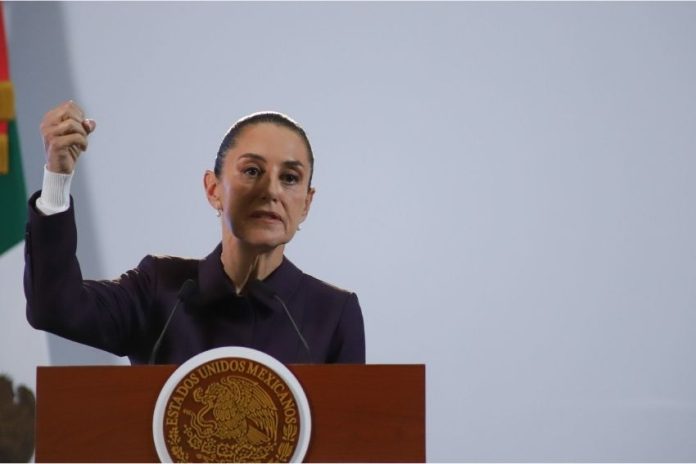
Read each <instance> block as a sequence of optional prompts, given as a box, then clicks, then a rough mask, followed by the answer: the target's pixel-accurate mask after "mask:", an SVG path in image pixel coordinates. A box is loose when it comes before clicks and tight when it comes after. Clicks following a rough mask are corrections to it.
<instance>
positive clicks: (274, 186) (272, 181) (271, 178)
mask: <svg viewBox="0 0 696 464" xmlns="http://www.w3.org/2000/svg"><path fill="white" fill-rule="evenodd" d="M264 177H265V178H264V179H263V182H262V185H261V188H262V189H263V191H262V194H263V198H264V199H269V200H276V199H277V198H278V195H280V192H281V187H282V186H281V185H280V179H278V176H276V175H271V173H269V174H268V175H266V176H264Z"/></svg>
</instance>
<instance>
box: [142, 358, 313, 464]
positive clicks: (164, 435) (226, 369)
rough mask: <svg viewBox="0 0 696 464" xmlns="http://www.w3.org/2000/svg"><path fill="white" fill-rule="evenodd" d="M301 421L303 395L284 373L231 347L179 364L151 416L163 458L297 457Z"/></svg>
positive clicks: (304, 421)
mask: <svg viewBox="0 0 696 464" xmlns="http://www.w3.org/2000/svg"><path fill="white" fill-rule="evenodd" d="M298 393H299V394H298ZM309 426H310V419H309V407H308V405H307V398H306V397H305V395H304V393H303V392H302V389H301V387H300V385H299V382H298V381H297V379H296V378H295V377H294V376H293V375H292V373H291V372H290V371H289V370H288V369H287V368H286V367H285V366H283V365H282V364H281V363H280V362H279V361H277V360H276V359H274V358H272V357H270V356H268V355H266V354H264V353H261V352H259V351H256V350H251V349H248V348H231V347H230V348H217V349H214V350H210V351H207V352H205V353H201V354H200V355H198V356H196V357H194V358H192V359H190V360H189V361H187V362H186V363H184V364H183V365H182V366H180V367H179V368H178V369H177V370H176V371H175V372H174V373H173V374H172V376H171V377H170V378H169V380H168V381H167V383H166V384H165V386H164V387H163V388H162V391H161V392H160V397H159V398H158V401H157V405H156V407H155V414H154V419H153V431H154V434H155V445H156V446H155V447H156V448H157V452H158V455H159V457H160V459H162V461H171V462H289V461H300V460H301V459H302V458H303V457H304V453H305V452H306V450H307V445H308V438H309Z"/></svg>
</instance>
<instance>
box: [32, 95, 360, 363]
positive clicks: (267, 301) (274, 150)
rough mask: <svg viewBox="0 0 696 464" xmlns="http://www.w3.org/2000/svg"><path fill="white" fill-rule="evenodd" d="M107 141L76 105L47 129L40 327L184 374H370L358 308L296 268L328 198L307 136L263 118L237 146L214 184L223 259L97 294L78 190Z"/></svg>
mask: <svg viewBox="0 0 696 464" xmlns="http://www.w3.org/2000/svg"><path fill="white" fill-rule="evenodd" d="M95 128H96V124H95V122H94V121H93V120H90V119H85V117H84V113H83V111H82V110H81V109H80V107H79V106H78V105H76V104H75V103H74V102H72V101H70V102H67V103H64V104H62V105H61V106H59V107H57V108H55V109H53V110H51V111H49V112H48V113H47V114H46V115H45V116H44V119H43V121H42V124H41V132H42V136H43V139H44V145H45V148H46V167H45V169H44V186H43V189H42V191H40V192H37V193H35V194H34V195H33V196H32V197H31V198H30V200H29V224H28V227H27V240H26V265H25V276H24V286H25V294H26V297H27V318H28V320H29V322H30V323H31V325H32V326H33V327H35V328H37V329H42V330H47V331H50V332H53V333H55V334H57V335H61V336H63V337H66V338H69V339H71V340H74V341H77V342H80V343H85V344H88V345H91V346H94V347H97V348H100V349H104V350H106V351H110V352H112V353H114V354H117V355H120V356H128V357H129V358H130V360H131V362H132V363H143V362H147V361H148V359H149V358H151V357H156V362H160V363H177V364H179V363H182V362H184V361H186V360H187V359H189V358H190V357H192V356H194V355H196V354H198V353H200V352H202V351H205V350H208V349H211V348H216V347H219V346H230V345H235V346H247V347H251V348H255V349H258V350H261V351H264V352H266V353H268V354H270V355H271V356H274V357H276V358H277V359H279V360H280V361H282V362H285V363H293V362H343V363H364V362H365V340H364V328H363V319H362V314H361V310H360V306H359V304H358V300H357V297H356V295H355V294H354V293H350V292H346V291H344V290H340V289H337V288H335V287H333V286H331V285H328V284H326V283H324V282H322V281H320V280H317V279H315V278H313V277H311V276H309V275H307V274H304V273H302V272H301V271H300V270H299V269H298V268H297V267H295V266H294V265H293V264H292V263H291V262H290V261H289V260H288V259H286V258H285V257H284V255H283V251H284V248H285V244H286V243H288V242H289V241H290V240H291V239H292V237H293V236H294V235H295V232H296V231H297V229H298V228H299V225H300V224H301V223H302V222H303V221H304V220H305V218H306V217H307V214H308V212H309V209H310V206H311V204H312V198H313V196H314V189H313V188H312V187H311V180H312V172H313V164H314V157H313V154H312V149H311V146H310V143H309V140H308V139H307V136H306V134H305V132H304V131H303V130H302V128H301V127H300V126H299V125H297V124H296V123H295V122H294V121H292V120H291V119H289V118H288V117H286V116H284V115H281V114H279V113H257V114H254V115H251V116H248V117H246V118H243V119H241V120H240V121H238V122H237V123H236V124H235V125H234V126H232V128H230V130H229V131H228V133H227V134H226V135H225V138H224V139H223V141H222V144H221V146H220V149H219V151H218V154H217V157H216V160H215V169H214V171H207V172H206V173H205V175H204V186H205V192H206V195H207V197H208V201H209V203H210V205H211V206H212V207H213V208H214V209H215V210H216V211H217V214H218V216H219V217H220V220H221V227H222V241H221V243H220V244H219V245H218V246H217V247H216V249H215V250H214V251H213V252H212V253H211V254H210V255H208V256H207V257H206V258H204V259H202V260H193V259H183V258H175V257H168V256H164V257H163V256H159V257H156V256H147V257H145V258H144V259H143V260H142V261H141V262H140V264H139V265H138V267H137V268H135V269H133V270H131V271H128V272H126V273H125V274H123V275H122V276H121V277H120V278H119V279H116V280H113V281H91V280H83V279H82V275H81V272H80V267H79V263H78V261H77V258H76V255H75V252H76V246H77V232H76V227H75V221H74V215H73V207H72V204H71V200H70V195H69V191H70V181H71V178H72V174H73V171H74V168H75V164H76V163H77V161H78V158H79V156H80V154H81V153H82V152H83V151H85V150H86V149H87V140H88V137H89V135H90V134H91V133H92V132H93V131H94V129H95ZM189 280H190V281H192V282H193V283H191V284H186V285H185V282H187V281H189ZM259 282H262V283H261V284H259ZM182 289H185V290H182ZM181 293H185V295H181ZM179 300H182V301H179ZM178 303H179V306H180V307H178V308H177V311H176V312H173V308H174V307H175V306H177V304H178ZM170 316H171V320H170V321H169V322H168V319H170ZM165 326H166V330H165ZM160 338H161V340H159V341H158V339H160ZM303 339H306V345H305V343H304V340H303ZM155 345H157V346H158V347H157V348H156V349H155Z"/></svg>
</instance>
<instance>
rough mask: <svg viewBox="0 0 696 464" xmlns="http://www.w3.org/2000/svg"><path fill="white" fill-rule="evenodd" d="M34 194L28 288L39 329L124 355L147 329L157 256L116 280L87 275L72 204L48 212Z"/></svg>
mask: <svg viewBox="0 0 696 464" xmlns="http://www.w3.org/2000/svg"><path fill="white" fill-rule="evenodd" d="M39 195H40V192H37V193H35V194H34V195H33V196H32V197H31V198H30V200H29V215H28V216H29V220H28V224H27V229H26V236H25V238H26V240H25V254H24V258H25V266H24V293H25V296H26V299H27V308H26V311H27V320H28V321H29V323H30V324H31V325H32V326H33V327H34V328H37V329H41V330H46V331H49V332H51V333H54V334H56V335H60V336H62V337H65V338H68V339H70V340H73V341H76V342H79V343H84V344H87V345H90V346H93V347H95V348H99V349H103V350H106V351H109V352H111V353H114V354H117V355H119V356H123V355H126V354H128V353H129V352H130V351H132V349H133V348H134V343H135V344H137V341H138V340H139V339H142V337H141V335H142V334H143V333H144V332H145V331H146V330H147V318H146V314H147V310H148V307H149V305H150V300H151V299H152V295H153V294H154V287H155V285H156V282H155V280H156V278H155V277H154V276H155V275H156V273H155V272H154V269H153V268H154V266H155V262H154V260H153V259H152V258H145V259H144V260H143V261H142V262H141V263H140V265H139V266H138V267H137V268H136V269H134V270H132V271H129V272H127V273H125V274H123V275H122V276H121V277H120V278H118V279H115V280H104V281H94V280H84V279H83V278H82V271H81V270H80V264H79V262H78V260H77V255H76V251H77V228H76V225H75V217H74V208H73V202H72V198H71V201H70V209H68V210H67V211H65V212H63V213H58V214H55V215H51V216H44V215H42V214H41V213H40V212H38V211H37V210H36V206H35V202H36V199H37V198H38V196H39Z"/></svg>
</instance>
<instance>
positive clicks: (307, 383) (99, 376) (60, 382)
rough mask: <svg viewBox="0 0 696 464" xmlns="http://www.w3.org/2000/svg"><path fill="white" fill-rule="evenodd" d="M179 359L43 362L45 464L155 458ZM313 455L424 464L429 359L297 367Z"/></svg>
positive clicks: (41, 456) (40, 440) (40, 402)
mask: <svg viewBox="0 0 696 464" xmlns="http://www.w3.org/2000/svg"><path fill="white" fill-rule="evenodd" d="M176 367H177V366H173V365H166V366H100V367H39V368H38V371H37V403H36V416H37V417H36V461H37V462H155V461H158V457H157V453H156V452H155V445H154V442H153V438H152V415H153V411H154V408H155V402H156V400H157V396H158V395H159V391H160V389H161V388H162V386H163V385H164V383H165V381H166V380H167V378H168V377H169V375H171V373H172V372H174V370H175V369H176ZM288 368H289V369H290V370H291V371H292V373H293V374H294V375H295V376H296V377H297V378H298V380H299V381H300V383H301V384H302V387H303V388H304V390H305V393H306V395H307V398H308V401H309V406H310V409H311V415H312V435H311V439H310V443H309V449H308V450H307V454H306V456H305V461H308V462H425V366H424V365H301V364H297V365H289V366H288Z"/></svg>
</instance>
